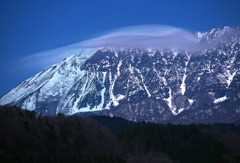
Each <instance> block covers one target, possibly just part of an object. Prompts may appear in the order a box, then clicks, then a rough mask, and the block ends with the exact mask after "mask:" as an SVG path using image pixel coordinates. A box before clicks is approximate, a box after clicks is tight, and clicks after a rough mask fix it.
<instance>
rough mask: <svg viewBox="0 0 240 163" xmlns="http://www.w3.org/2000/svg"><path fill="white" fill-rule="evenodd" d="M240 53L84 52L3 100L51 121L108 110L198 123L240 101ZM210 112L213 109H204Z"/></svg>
mask: <svg viewBox="0 0 240 163" xmlns="http://www.w3.org/2000/svg"><path fill="white" fill-rule="evenodd" d="M224 30H226V31H229V29H216V30H212V31H210V32H205V33H198V34H197V37H198V38H199V39H202V40H204V39H206V38H208V39H209V40H211V39H214V38H216V37H220V36H221V37H222V36H224V35H225V34H224V33H226V31H224ZM231 37H232V36H231ZM210 38H211V39H210ZM228 39H229V38H228ZM239 49H240V44H239V41H238V42H236V41H235V42H234V41H233V42H232V41H231V42H229V43H227V44H221V45H219V46H216V47H215V48H213V49H210V50H205V51H198V52H187V51H183V50H176V49H174V50H170V49H165V50H163V49H159V50H157V49H156V50H152V49H148V50H145V49H118V50H117V49H108V48H103V49H84V50H79V53H77V54H74V55H71V56H69V57H67V58H65V59H64V60H63V61H62V62H60V63H58V64H56V65H53V66H51V67H49V68H48V69H46V70H44V71H42V72H40V73H39V74H37V75H35V76H33V77H32V78H30V79H27V80H25V81H24V82H22V83H21V84H20V85H18V86H17V87H15V88H14V89H13V90H12V91H10V92H9V93H8V94H6V95H5V96H3V97H2V98H1V99H0V105H5V104H10V105H18V106H21V107H22V108H26V109H29V110H36V111H38V112H40V113H43V114H50V115H56V114H58V113H64V114H67V115H72V114H76V113H83V112H92V113H94V112H96V111H101V113H102V114H107V115H110V113H111V114H114V115H115V116H122V117H124V118H127V119H129V120H149V121H156V122H157V121H159V122H160V121H162V120H169V119H174V118H173V117H180V119H178V120H179V121H180V120H186V117H188V116H189V117H192V119H193V121H194V120H198V118H197V117H198V116H200V115H201V117H208V116H209V115H210V113H211V115H212V114H213V112H212V111H211V109H212V108H214V107H215V105H216V106H218V107H219V106H220V105H222V103H224V102H223V101H226V100H227V99H228V100H231V98H232V97H233V96H234V98H236V100H235V101H237V99H239V96H238V93H237V95H236V97H235V94H236V93H235V92H236V91H238V92H240V91H239V88H238V86H239V84H238V82H237V81H238V79H239V74H238V69H239V65H240V64H239V62H240V60H239V58H240V52H239ZM209 92H211V94H209ZM230 97H231V98H230ZM206 107H207V108H209V109H210V110H208V111H206V110H202V108H206ZM223 107H224V106H223ZM126 109H127V110H126ZM186 110H187V111H188V112H185V111H186ZM226 110H227V109H226ZM185 114H189V115H185ZM150 115H151V116H150ZM182 115H183V117H181V116H182ZM194 117H195V119H194Z"/></svg>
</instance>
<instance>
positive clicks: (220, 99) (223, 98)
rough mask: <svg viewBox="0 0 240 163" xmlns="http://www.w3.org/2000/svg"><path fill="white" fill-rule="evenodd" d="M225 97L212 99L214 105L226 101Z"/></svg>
mask: <svg viewBox="0 0 240 163" xmlns="http://www.w3.org/2000/svg"><path fill="white" fill-rule="evenodd" d="M227 99H228V98H227V96H223V97H220V98H217V99H214V101H213V102H214V103H215V104H217V103H220V102H223V101H225V100H227Z"/></svg>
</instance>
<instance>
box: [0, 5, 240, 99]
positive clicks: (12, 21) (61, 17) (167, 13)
mask: <svg viewBox="0 0 240 163" xmlns="http://www.w3.org/2000/svg"><path fill="white" fill-rule="evenodd" d="M239 6H240V0H121V1H114V0H1V1H0V22H1V25H0V50H1V54H0V79H1V80H0V96H1V95H3V94H5V93H7V92H8V91H9V90H10V89H12V88H13V87H14V86H16V85H17V84H19V83H20V82H22V81H23V80H25V79H27V78H29V77H31V76H33V75H34V74H36V73H38V72H39V71H41V70H42V68H40V67H39V68H36V67H33V68H29V69H28V70H26V69H24V70H23V69H21V68H19V67H18V62H17V61H19V60H21V59H22V58H25V57H27V56H29V55H32V54H35V53H38V52H42V51H46V50H50V49H55V48H59V47H62V46H65V45H69V44H73V43H76V42H80V41H84V40H87V39H91V38H95V37H99V36H101V35H102V34H105V33H106V32H108V31H111V30H114V29H118V28H123V27H129V26H136V25H145V24H166V25H170V26H174V27H177V28H182V29H186V30H188V31H208V30H210V29H212V28H217V27H223V26H233V27H235V26H239V25H240V10H239Z"/></svg>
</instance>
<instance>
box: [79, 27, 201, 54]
mask: <svg viewBox="0 0 240 163" xmlns="http://www.w3.org/2000/svg"><path fill="white" fill-rule="evenodd" d="M195 44H196V41H195V39H194V37H193V35H192V34H191V33H190V32H187V31H185V30H182V29H179V28H174V27H171V26H166V25H141V26H132V27H127V28H121V29H117V30H114V31H111V32H109V33H107V34H106V35H104V36H101V37H98V38H94V39H91V40H87V41H84V42H82V44H81V45H82V46H84V47H113V48H114V47H115V48H164V49H184V50H188V49H193V48H194V46H195Z"/></svg>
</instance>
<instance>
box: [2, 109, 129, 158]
mask: <svg viewBox="0 0 240 163" xmlns="http://www.w3.org/2000/svg"><path fill="white" fill-rule="evenodd" d="M117 142H118V141H117V139H116V138H115V137H114V136H113V135H112V134H111V133H109V132H108V131H107V130H106V129H104V128H102V127H99V125H97V124H96V123H94V122H91V121H88V120H86V119H83V118H81V117H78V116H69V117H65V116H64V115H62V114H59V115H58V116H55V117H47V116H42V115H40V114H38V113H36V112H35V111H29V110H22V109H20V108H18V107H6V106H5V107H0V162H1V163H3V162H14V163H15V162H39V163H43V162H51V163H54V162H60V163H61V162H70V163H71V162H83V163H84V162H90V163H91V162H93V163H95V162H96V163H98V162H103V163H106V162H125V161H124V160H123V159H122V158H121V156H120V155H121V148H118V147H116V146H115V144H117Z"/></svg>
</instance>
